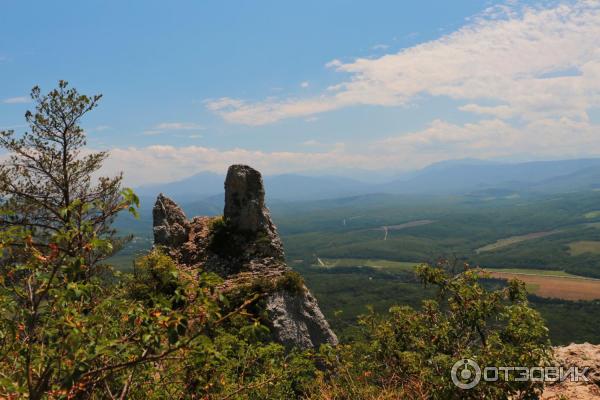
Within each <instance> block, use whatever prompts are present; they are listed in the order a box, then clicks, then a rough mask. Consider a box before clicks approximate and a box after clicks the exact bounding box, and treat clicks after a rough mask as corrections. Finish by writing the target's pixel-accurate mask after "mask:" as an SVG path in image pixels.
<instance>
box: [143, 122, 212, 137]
mask: <svg viewBox="0 0 600 400" xmlns="http://www.w3.org/2000/svg"><path fill="white" fill-rule="evenodd" d="M203 129H204V127H203V126H202V125H199V124H196V123H193V122H162V123H160V124H157V125H155V126H154V127H152V128H151V129H146V130H145V131H144V132H143V135H145V136H156V135H160V134H162V133H164V132H172V131H193V130H203Z"/></svg>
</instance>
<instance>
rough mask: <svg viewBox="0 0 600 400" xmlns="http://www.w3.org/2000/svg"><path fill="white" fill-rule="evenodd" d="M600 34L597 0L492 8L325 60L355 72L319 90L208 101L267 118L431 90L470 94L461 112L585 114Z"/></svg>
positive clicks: (256, 121)
mask: <svg viewBox="0 0 600 400" xmlns="http://www.w3.org/2000/svg"><path fill="white" fill-rule="evenodd" d="M598 37H600V2H598V1H579V2H566V3H561V4H555V5H554V6H552V7H551V8H543V7H529V6H518V5H506V6H501V7H493V8H490V9H488V10H486V11H485V12H483V13H482V14H481V15H478V16H476V17H475V18H472V19H471V20H470V22H469V23H468V24H467V25H465V26H464V27H462V28H461V29H459V30H457V31H455V32H453V33H450V34H448V35H445V36H443V37H441V38H439V39H437V40H433V41H429V42H425V43H422V44H419V45H416V46H413V47H410V48H406V49H403V50H402V51H400V52H398V53H395V54H388V55H384V56H382V57H378V58H375V59H371V58H369V59H367V58H359V59H356V60H354V61H352V62H348V63H344V62H342V61H340V60H333V61H331V62H329V63H327V67H328V68H333V69H335V70H336V71H339V72H341V73H346V74H350V79H347V80H345V81H343V82H342V83H340V84H338V85H335V86H332V87H330V88H329V89H328V90H327V91H326V92H324V93H323V94H322V95H320V96H318V97H314V98H304V99H293V98H288V99H266V100H264V101H259V102H246V101H243V100H241V99H231V98H222V99H219V100H216V101H209V102H207V107H208V108H209V109H210V110H212V111H214V112H216V113H218V114H219V115H221V116H222V117H223V118H224V119H225V120H226V121H228V122H232V123H240V124H247V125H263V124H269V123H273V122H276V121H279V120H281V119H285V118H292V117H306V116H309V115H313V114H317V113H322V112H326V111H331V110H335V109H339V108H343V107H347V106H352V105H380V106H404V105H407V104H410V103H411V102H412V101H414V99H415V98H417V97H422V95H430V96H444V97H449V98H452V99H458V100H467V101H468V102H469V104H468V105H467V106H463V107H461V110H462V111H464V112H474V113H476V114H483V115H492V116H495V117H497V118H503V119H505V118H515V117H516V118H519V119H522V120H524V121H534V120H537V119H539V118H552V119H555V120H557V121H558V120H560V118H563V117H564V118H570V119H574V120H586V119H587V113H586V111H587V109H589V108H590V107H592V106H598V105H599V104H600V47H599V46H598ZM564 71H576V74H573V73H572V72H570V73H562V72H564ZM490 101H492V102H494V103H496V104H497V106H494V107H488V106H483V105H481V103H482V102H484V104H485V103H488V102H490Z"/></svg>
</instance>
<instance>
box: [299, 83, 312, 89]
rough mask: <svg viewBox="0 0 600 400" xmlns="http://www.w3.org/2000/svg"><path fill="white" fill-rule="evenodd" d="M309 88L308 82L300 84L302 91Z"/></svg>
mask: <svg viewBox="0 0 600 400" xmlns="http://www.w3.org/2000/svg"><path fill="white" fill-rule="evenodd" d="M309 86H310V83H309V82H308V81H304V82H302V83H301V84H300V87H301V88H303V89H306V88H307V87H309Z"/></svg>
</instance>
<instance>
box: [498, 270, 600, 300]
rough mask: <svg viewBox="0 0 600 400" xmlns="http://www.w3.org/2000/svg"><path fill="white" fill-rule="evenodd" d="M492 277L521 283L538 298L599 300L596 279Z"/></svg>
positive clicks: (511, 274) (508, 275) (507, 274)
mask: <svg viewBox="0 0 600 400" xmlns="http://www.w3.org/2000/svg"><path fill="white" fill-rule="evenodd" d="M492 276H493V277H494V278H499V279H518V280H520V281H523V282H524V283H525V286H526V288H527V291H528V292H529V293H534V294H536V295H537V296H540V297H546V298H554V299H562V300H571V301H577V300H597V299H600V280H597V279H589V278H588V279H586V278H581V277H578V278H572V277H567V276H549V275H526V274H519V273H507V272H492Z"/></svg>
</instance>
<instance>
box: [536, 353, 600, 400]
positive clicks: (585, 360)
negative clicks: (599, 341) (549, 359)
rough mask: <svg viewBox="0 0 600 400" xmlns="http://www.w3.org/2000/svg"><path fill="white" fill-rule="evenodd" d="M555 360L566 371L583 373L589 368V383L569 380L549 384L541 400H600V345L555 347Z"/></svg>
mask: <svg viewBox="0 0 600 400" xmlns="http://www.w3.org/2000/svg"><path fill="white" fill-rule="evenodd" d="M554 358H555V359H556V364H557V366H563V367H565V368H566V369H568V368H571V367H577V368H579V371H583V370H584V368H586V367H587V368H589V372H588V374H587V377H588V379H589V381H588V382H585V381H583V380H579V381H577V382H571V380H570V379H569V378H567V379H566V380H565V381H564V382H556V383H550V384H547V385H546V387H545V389H544V392H543V393H542V396H541V397H540V400H562V399H577V400H592V399H600V345H593V344H590V343H582V344H575V343H571V344H570V345H568V346H562V347H555V348H554Z"/></svg>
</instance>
